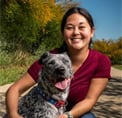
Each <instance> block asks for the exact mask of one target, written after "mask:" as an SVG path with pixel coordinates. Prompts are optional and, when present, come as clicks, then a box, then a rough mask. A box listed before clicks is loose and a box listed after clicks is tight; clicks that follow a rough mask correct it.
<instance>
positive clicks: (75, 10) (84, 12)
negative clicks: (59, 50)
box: [61, 7, 94, 33]
mask: <svg viewBox="0 0 122 118" xmlns="http://www.w3.org/2000/svg"><path fill="white" fill-rule="evenodd" d="M74 13H78V14H81V15H82V16H84V17H85V18H86V20H87V21H88V23H89V25H90V27H91V28H93V27H94V21H93V18H92V16H91V14H90V13H89V12H88V11H87V10H86V9H84V8H80V7H72V8H70V9H69V10H68V11H67V12H66V13H65V14H64V17H63V19H62V22H61V32H62V33H63V31H64V27H65V24H66V20H67V18H68V17H69V16H70V15H72V14H74Z"/></svg>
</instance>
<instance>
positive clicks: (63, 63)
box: [19, 52, 73, 118]
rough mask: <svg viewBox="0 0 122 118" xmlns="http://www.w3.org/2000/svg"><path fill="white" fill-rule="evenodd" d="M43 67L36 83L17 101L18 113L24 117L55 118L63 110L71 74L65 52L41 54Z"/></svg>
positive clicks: (69, 63) (70, 67)
mask: <svg viewBox="0 0 122 118" xmlns="http://www.w3.org/2000/svg"><path fill="white" fill-rule="evenodd" d="M40 63H42V64H43V67H42V69H41V71H40V74H39V80H38V85H37V86H35V87H34V88H32V90H30V92H29V93H28V94H27V95H25V96H24V97H22V98H21V99H20V101H19V113H20V114H21V115H22V116H23V117H24V118H56V117H57V115H59V114H61V113H63V112H64V110H65V109H64V107H65V102H66V99H67V96H68V92H69V86H70V81H71V78H72V76H73V74H72V66H71V62H70V59H69V57H68V55H67V54H66V53H64V54H51V53H49V52H47V53H45V54H43V55H42V57H41V59H40Z"/></svg>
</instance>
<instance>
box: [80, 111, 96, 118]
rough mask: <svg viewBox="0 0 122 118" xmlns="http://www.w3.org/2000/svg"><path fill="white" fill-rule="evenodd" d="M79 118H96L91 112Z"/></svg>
mask: <svg viewBox="0 0 122 118" xmlns="http://www.w3.org/2000/svg"><path fill="white" fill-rule="evenodd" d="M80 118H96V117H95V115H94V114H93V113H92V112H87V113H85V114H84V115H82V116H80Z"/></svg>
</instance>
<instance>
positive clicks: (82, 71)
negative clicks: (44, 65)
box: [28, 49, 111, 110]
mask: <svg viewBox="0 0 122 118" xmlns="http://www.w3.org/2000/svg"><path fill="white" fill-rule="evenodd" d="M110 68H111V63H110V60H109V58H108V57H107V56H106V55H104V54H102V53H100V52H98V51H96V50H93V49H90V51H89V55H88V57H87V59H86V60H85V62H84V63H83V64H82V66H81V67H80V68H79V69H78V70H77V71H76V72H75V73H74V77H73V79H72V82H71V87H70V93H69V97H68V103H69V104H68V106H67V108H68V110H69V109H71V108H72V106H73V105H74V104H76V103H77V102H79V101H81V100H83V99H84V98H85V96H86V95H87V92H88V89H89V85H90V81H91V79H93V78H110V77H111V76H110ZM40 69H41V65H39V63H38V61H35V62H34V63H33V64H32V65H31V67H30V68H29V69H28V73H29V74H30V75H31V76H32V78H33V79H34V80H35V81H36V82H37V80H38V73H39V70H40Z"/></svg>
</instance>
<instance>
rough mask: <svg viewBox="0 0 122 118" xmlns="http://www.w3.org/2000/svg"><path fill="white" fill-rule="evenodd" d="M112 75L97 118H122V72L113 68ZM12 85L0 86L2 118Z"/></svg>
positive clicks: (97, 107)
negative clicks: (7, 94)
mask: <svg viewBox="0 0 122 118" xmlns="http://www.w3.org/2000/svg"><path fill="white" fill-rule="evenodd" d="M111 75H112V78H113V79H111V80H110V82H109V84H108V85H107V87H106V89H105V91H104V92H103V94H102V95H101V97H100V98H99V100H98V102H97V104H96V105H95V107H94V109H93V112H94V113H95V115H96V117H97V118H121V117H122V97H121V95H122V71H120V70H117V69H115V68H112V69H111ZM10 85H11V84H8V85H4V86H0V118H2V116H3V115H4V113H5V92H6V90H7V89H8V87H9V86H10Z"/></svg>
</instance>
